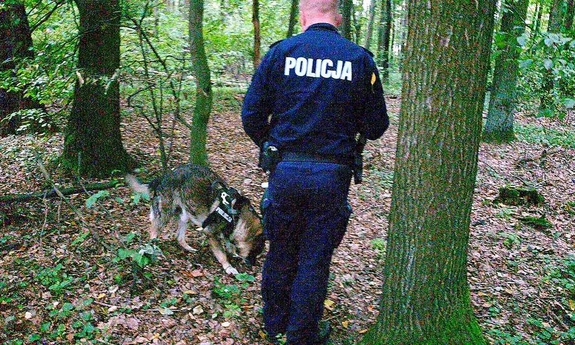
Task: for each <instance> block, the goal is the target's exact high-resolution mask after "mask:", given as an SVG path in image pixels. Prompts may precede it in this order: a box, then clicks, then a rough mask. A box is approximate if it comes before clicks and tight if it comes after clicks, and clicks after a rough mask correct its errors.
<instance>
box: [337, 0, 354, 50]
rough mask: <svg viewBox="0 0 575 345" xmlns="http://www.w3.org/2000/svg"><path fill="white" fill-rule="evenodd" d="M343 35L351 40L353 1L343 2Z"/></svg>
mask: <svg viewBox="0 0 575 345" xmlns="http://www.w3.org/2000/svg"><path fill="white" fill-rule="evenodd" d="M340 6H341V16H342V23H341V35H342V36H343V37H345V38H347V39H348V40H351V12H352V10H353V0H341V3H340Z"/></svg>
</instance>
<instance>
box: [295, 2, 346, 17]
mask: <svg viewBox="0 0 575 345" xmlns="http://www.w3.org/2000/svg"><path fill="white" fill-rule="evenodd" d="M338 8H339V0H300V2H299V9H300V11H302V12H308V11H313V12H318V13H322V14H327V13H337V11H338Z"/></svg>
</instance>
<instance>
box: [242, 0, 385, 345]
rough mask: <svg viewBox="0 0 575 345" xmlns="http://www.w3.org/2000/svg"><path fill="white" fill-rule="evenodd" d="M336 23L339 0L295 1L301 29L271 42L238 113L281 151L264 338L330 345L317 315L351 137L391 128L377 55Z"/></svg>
mask: <svg viewBox="0 0 575 345" xmlns="http://www.w3.org/2000/svg"><path fill="white" fill-rule="evenodd" d="M341 19H342V18H341V15H340V14H339V13H338V1H337V0H301V1H300V23H301V25H302V28H303V30H304V32H303V33H301V34H299V35H296V36H294V37H291V38H288V39H285V40H283V41H280V42H278V43H276V44H274V45H272V46H271V48H270V50H269V52H268V53H267V54H266V55H265V57H264V58H263V59H262V62H261V64H260V66H259V68H258V69H257V71H256V72H255V74H254V76H253V79H252V83H251V85H250V87H249V89H248V92H247V94H246V97H245V100H244V104H243V109H242V122H243V126H244V129H245V131H246V133H247V134H248V135H249V137H250V138H251V139H252V140H253V141H254V142H255V143H256V144H257V145H259V146H260V147H266V148H267V147H269V146H271V147H273V148H274V149H277V153H278V155H277V156H278V157H279V159H278V161H279V163H277V165H275V166H271V167H268V169H269V170H271V173H270V175H269V187H268V191H267V193H266V194H267V196H266V199H264V201H263V209H264V229H265V230H264V231H265V234H266V236H267V239H268V240H269V244H270V248H269V252H268V254H267V257H266V260H265V263H264V267H263V276H262V297H263V302H264V310H263V314H264V315H263V317H264V325H265V330H266V332H267V334H268V336H269V337H270V338H271V339H273V338H274V337H275V336H276V335H279V334H285V335H286V336H287V343H288V344H297V345H307V344H324V343H326V342H327V338H328V337H329V330H328V329H326V330H323V332H320V330H319V324H320V322H319V321H320V320H321V317H322V313H323V303H324V300H325V297H326V294H327V285H328V278H329V266H330V263H331V257H332V254H333V251H334V249H335V248H336V247H337V246H338V245H339V243H340V242H341V240H342V238H343V236H344V233H345V230H346V227H347V223H348V220H349V216H350V215H351V207H350V206H349V204H348V202H347V197H348V190H349V186H350V181H351V176H352V167H351V166H352V164H353V159H354V150H355V147H356V140H355V139H356V135H357V134H358V133H361V134H362V135H364V136H365V137H367V139H370V140H375V139H377V138H379V137H380V136H381V135H383V133H384V131H385V130H386V129H387V127H388V125H389V118H388V116H387V112H386V106H385V102H384V98H383V89H382V86H381V82H380V80H379V76H378V72H377V68H376V66H375V63H374V61H373V58H372V56H371V54H370V53H369V52H368V51H367V50H365V49H363V48H361V47H360V46H358V45H356V44H354V43H352V42H350V41H349V40H347V39H345V38H343V37H342V36H340V35H339V33H338V32H337V29H336V27H337V26H339V24H340V23H341Z"/></svg>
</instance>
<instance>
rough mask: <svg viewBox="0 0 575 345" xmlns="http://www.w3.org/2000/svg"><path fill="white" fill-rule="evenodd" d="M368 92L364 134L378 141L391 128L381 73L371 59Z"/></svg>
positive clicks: (363, 125)
mask: <svg viewBox="0 0 575 345" xmlns="http://www.w3.org/2000/svg"><path fill="white" fill-rule="evenodd" d="M367 72H368V73H367V78H368V82H369V85H368V90H367V92H366V103H365V108H364V109H365V111H364V116H363V119H362V122H363V123H362V126H361V127H363V128H362V134H364V135H365V136H366V138H367V139H369V140H375V139H378V138H379V137H381V136H382V135H383V133H384V132H385V130H386V129H387V128H388V127H389V116H388V115H387V108H386V106H385V99H384V97H383V86H382V85H381V79H380V78H379V72H378V71H377V67H376V65H375V62H374V61H373V59H371V58H370V59H369V62H368V69H367Z"/></svg>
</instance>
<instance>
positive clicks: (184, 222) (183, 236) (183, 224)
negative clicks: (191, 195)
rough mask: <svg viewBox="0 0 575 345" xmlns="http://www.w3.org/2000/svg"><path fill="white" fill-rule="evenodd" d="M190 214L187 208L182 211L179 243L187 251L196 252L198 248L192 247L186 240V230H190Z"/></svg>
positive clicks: (179, 223)
mask: <svg viewBox="0 0 575 345" xmlns="http://www.w3.org/2000/svg"><path fill="white" fill-rule="evenodd" d="M188 220H189V217H188V214H187V213H186V211H185V210H183V209H182V213H181V214H180V220H179V221H178V234H177V235H176V236H177V238H178V243H179V244H180V246H182V248H184V249H185V250H187V251H190V252H195V251H197V250H196V249H194V248H192V247H190V245H189V244H188V243H187V242H186V232H187V230H188Z"/></svg>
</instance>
